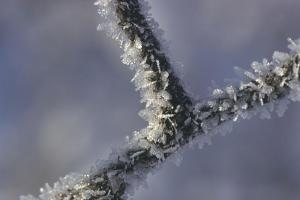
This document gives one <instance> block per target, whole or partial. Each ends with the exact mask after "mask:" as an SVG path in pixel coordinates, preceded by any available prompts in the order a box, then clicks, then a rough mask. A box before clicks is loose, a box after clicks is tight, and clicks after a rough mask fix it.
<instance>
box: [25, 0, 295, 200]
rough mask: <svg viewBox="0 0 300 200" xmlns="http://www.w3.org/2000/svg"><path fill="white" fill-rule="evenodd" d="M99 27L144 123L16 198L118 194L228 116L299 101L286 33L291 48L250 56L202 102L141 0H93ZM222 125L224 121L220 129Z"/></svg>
mask: <svg viewBox="0 0 300 200" xmlns="http://www.w3.org/2000/svg"><path fill="white" fill-rule="evenodd" d="M95 4H96V5H97V6H98V8H99V9H98V10H99V14H100V15H101V16H102V19H103V23H101V24H100V26H99V27H100V29H101V30H104V31H106V32H107V34H108V35H109V36H110V37H112V38H113V39H115V40H116V41H118V42H119V44H120V47H121V48H122V49H123V50H124V54H123V55H122V56H121V57H122V61H123V63H124V64H126V65H129V66H130V67H131V68H132V69H133V70H134V71H135V76H134V78H133V79H132V81H133V82H134V83H135V85H136V88H137V90H139V91H140V94H141V101H142V102H143V103H144V104H145V109H144V110H142V111H141V112H140V115H141V117H143V118H144V119H145V120H146V121H147V122H148V126H147V127H146V128H145V129H142V130H140V131H137V132H135V133H134V135H133V136H132V138H131V139H130V142H129V143H128V144H127V145H126V146H125V147H124V148H122V149H120V150H119V151H117V152H114V153H112V154H111V155H110V157H109V159H107V161H103V162H102V163H100V164H97V166H96V169H94V170H92V171H91V172H90V173H88V174H85V175H79V174H71V175H67V176H66V177H64V178H61V180H60V181H59V182H57V183H55V184H54V186H53V188H51V187H50V186H49V185H46V186H45V188H43V189H41V194H40V196H39V198H35V197H33V196H27V197H21V199H22V200H39V199H43V200H67V199H68V200H71V199H73V200H94V199H103V200H104V199H106V200H122V199H127V197H128V195H130V194H131V192H133V191H134V189H135V188H136V187H138V186H139V185H141V183H142V182H143V181H144V180H145V179H146V176H147V174H148V173H149V172H151V171H152V170H153V169H155V168H158V167H160V166H161V163H163V162H164V161H165V160H166V159H167V158H168V157H170V156H171V155H174V154H175V153H176V152H177V151H178V150H179V149H181V148H182V147H183V146H184V145H186V144H188V143H189V144H190V143H193V142H194V141H198V142H199V144H200V145H202V144H204V143H206V142H209V140H208V139H209V138H210V136H211V135H212V134H214V133H215V132H216V131H218V132H221V133H224V132H225V131H228V130H229V129H228V128H230V125H231V123H230V122H232V121H237V120H238V119H239V118H248V117H250V116H252V115H253V114H256V113H260V114H261V115H262V116H263V117H265V118H269V111H272V110H273V109H274V107H278V108H276V111H277V112H278V113H279V114H280V115H281V114H282V113H283V111H284V110H285V107H286V105H287V104H288V102H289V101H290V100H292V101H299V100H300V86H299V53H300V41H292V40H290V45H289V48H290V53H280V52H275V53H274V55H273V60H272V61H267V60H264V61H263V62H262V63H258V62H254V63H253V64H252V68H253V69H254V72H247V71H245V72H243V74H244V75H245V77H246V79H245V80H243V82H241V84H240V85H237V86H236V85H232V86H227V87H225V88H224V89H215V90H214V91H213V94H212V97H211V98H210V99H208V100H205V101H201V102H198V101H194V100H192V99H191V98H190V97H189V96H188V95H187V94H186V92H185V91H184V89H183V87H182V85H181V83H180V81H179V79H178V78H177V77H176V75H175V73H174V71H173V69H172V67H171V63H170V61H169V59H168V57H167V55H166V49H165V48H164V46H163V43H164V41H163V40H162V39H161V30H159V28H158V25H157V23H156V22H155V21H154V20H153V19H152V17H151V16H150V14H149V13H148V6H147V4H146V2H144V1H143V0H98V1H97V2H96V3H95ZM224 127H226V128H224Z"/></svg>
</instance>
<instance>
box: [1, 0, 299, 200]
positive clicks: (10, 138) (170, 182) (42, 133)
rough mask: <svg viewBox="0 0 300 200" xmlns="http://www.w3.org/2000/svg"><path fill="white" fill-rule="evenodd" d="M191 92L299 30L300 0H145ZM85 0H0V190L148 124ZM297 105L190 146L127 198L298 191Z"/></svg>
mask: <svg viewBox="0 0 300 200" xmlns="http://www.w3.org/2000/svg"><path fill="white" fill-rule="evenodd" d="M149 3H150V5H151V6H152V10H151V13H152V14H153V16H154V17H155V19H156V20H157V21H158V22H159V23H160V25H161V28H162V29H163V30H165V38H167V40H168V41H170V54H171V58H172V59H173V61H175V62H179V63H183V64H184V66H183V67H179V68H177V69H176V70H177V71H178V72H179V73H180V76H181V77H182V79H183V82H184V85H185V87H186V88H187V90H188V91H189V92H190V93H191V94H193V95H199V97H207V96H208V95H209V93H208V87H209V86H211V81H212V80H215V81H216V82H217V83H218V84H219V85H220V86H223V85H224V84H225V83H224V81H223V80H224V79H226V78H232V77H235V75H234V72H233V66H240V67H243V68H245V69H248V68H249V65H250V63H251V62H252V61H254V60H259V61H260V60H261V59H262V58H264V57H267V58H270V57H271V55H272V52H273V51H274V50H282V51H285V50H287V48H286V46H287V41H286V39H287V37H292V38H297V37H300V26H299V19H300V12H299V9H300V1H299V0H285V1H282V0H251V1H248V0H186V1H182V0H149ZM98 22H99V16H98V15H97V11H96V7H95V6H93V1H90V0H72V1H71V0H43V1H40V0H1V2H0V199H1V200H2V199H3V200H13V199H18V197H19V195H24V194H29V193H30V194H34V195H37V194H38V192H39V188H40V187H42V186H43V185H44V184H45V183H46V182H48V183H50V184H52V183H53V182H55V181H56V180H58V178H59V177H60V176H64V175H65V174H67V173H69V172H72V171H75V172H76V171H79V172H80V171H82V170H84V169H88V168H89V166H90V165H91V164H93V163H94V162H95V161H96V160H97V159H104V158H106V156H107V155H108V153H109V152H110V151H111V149H112V148H114V147H118V146H119V145H121V144H122V143H123V142H124V140H125V137H126V136H127V135H130V134H131V133H132V132H133V131H134V130H138V129H140V128H142V127H144V126H145V122H144V121H142V120H141V119H140V118H139V117H138V115H137V112H138V111H139V110H140V109H141V108H142V107H143V105H141V104H140V103H139V96H138V94H137V93H136V92H135V90H134V87H133V85H132V84H131V83H130V81H129V80H130V78H131V77H132V72H131V71H130V70H129V69H128V68H127V67H126V66H124V65H123V64H122V63H121V61H120V59H119V57H120V54H121V51H120V49H119V47H118V46H117V44H115V43H114V42H113V41H111V40H110V39H108V38H107V37H106V36H105V34H104V33H103V32H97V31H96V27H97V24H98ZM299 117H300V104H296V103H294V104H291V105H290V106H289V109H288V111H287V112H286V114H285V115H284V117H282V118H278V117H277V116H275V114H274V116H273V118H272V119H271V120H260V119H258V118H253V119H252V120H248V121H241V122H240V123H238V124H236V126H235V128H234V130H233V132H232V133H231V134H229V135H227V136H225V137H222V136H218V137H215V138H214V140H213V145H210V146H207V147H205V148H204V149H202V150H198V149H187V150H186V151H185V152H184V153H183V158H184V159H183V162H182V164H181V166H180V167H176V166H175V165H174V164H173V163H172V162H168V163H166V164H165V166H164V167H163V168H162V170H160V171H159V172H157V173H156V174H154V175H151V176H150V177H149V179H148V188H146V189H139V190H138V191H137V192H136V194H135V196H133V197H132V199H133V200H153V199H157V200H171V199H172V200H182V199H188V200H201V199H203V200H240V199H243V200H248V199H249V200H250V199H251V200H258V199H264V200H282V199H285V200H296V199H297V200H299V199H300V190H299V187H300V134H299V130H300V123H299Z"/></svg>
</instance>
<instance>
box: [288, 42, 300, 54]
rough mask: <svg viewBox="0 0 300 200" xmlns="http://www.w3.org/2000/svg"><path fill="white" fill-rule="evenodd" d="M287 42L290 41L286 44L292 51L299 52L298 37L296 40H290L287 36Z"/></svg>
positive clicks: (299, 43)
mask: <svg viewBox="0 0 300 200" xmlns="http://www.w3.org/2000/svg"><path fill="white" fill-rule="evenodd" d="M288 42H289V43H290V44H289V45H288V48H289V49H290V50H291V52H292V53H295V54H297V53H300V38H299V39H297V40H292V39H291V38H288Z"/></svg>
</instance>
